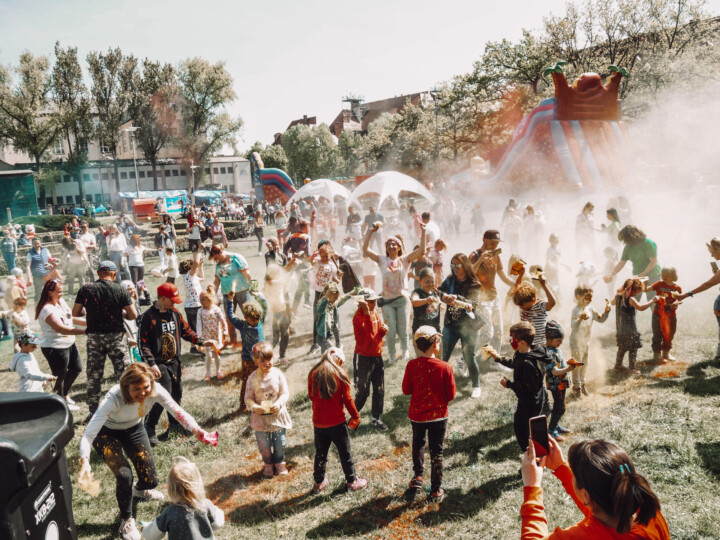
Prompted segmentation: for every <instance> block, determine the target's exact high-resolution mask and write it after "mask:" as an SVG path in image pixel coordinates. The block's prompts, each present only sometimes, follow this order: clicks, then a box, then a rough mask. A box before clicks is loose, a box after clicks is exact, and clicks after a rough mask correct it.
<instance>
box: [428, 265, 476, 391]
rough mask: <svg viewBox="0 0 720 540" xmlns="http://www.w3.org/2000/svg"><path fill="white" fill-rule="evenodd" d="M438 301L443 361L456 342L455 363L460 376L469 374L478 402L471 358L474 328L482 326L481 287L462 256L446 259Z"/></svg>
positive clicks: (473, 347) (474, 344)
mask: <svg viewBox="0 0 720 540" xmlns="http://www.w3.org/2000/svg"><path fill="white" fill-rule="evenodd" d="M438 290H439V291H440V293H441V294H440V300H442V301H443V302H444V303H446V304H447V305H448V308H447V310H446V311H445V320H444V325H443V339H442V352H443V360H444V361H445V362H449V361H450V356H451V355H452V353H453V350H454V349H455V345H456V344H457V342H458V341H460V344H461V346H462V359H460V360H458V366H459V368H460V373H461V374H463V375H464V376H467V375H466V374H468V373H469V375H470V381H471V382H472V393H471V395H470V396H471V397H472V398H475V399H478V398H479V397H480V395H481V391H480V370H479V368H478V365H477V360H476V359H475V350H476V347H477V334H478V329H479V328H480V326H481V324H482V322H481V321H482V319H481V313H480V312H479V311H478V305H479V303H480V299H481V296H482V286H481V285H480V282H479V281H478V279H477V277H476V276H475V272H473V268H472V265H471V264H470V261H469V259H468V258H467V257H466V256H465V254H464V253H456V254H455V255H453V258H452V259H451V260H450V275H449V276H448V277H447V278H446V279H445V281H443V282H442V284H441V285H440V287H439V288H438Z"/></svg>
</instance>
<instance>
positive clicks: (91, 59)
mask: <svg viewBox="0 0 720 540" xmlns="http://www.w3.org/2000/svg"><path fill="white" fill-rule="evenodd" d="M87 62H88V68H89V71H90V78H91V80H92V87H91V89H90V92H91V95H92V99H93V103H94V105H95V109H96V111H97V118H98V124H97V127H96V129H95V137H96V139H97V140H98V142H99V143H100V147H101V149H102V150H104V149H107V150H108V151H109V152H110V154H111V155H112V159H113V166H114V168H115V191H116V192H119V191H120V175H119V173H118V163H117V155H118V146H119V144H120V136H121V135H120V126H122V125H123V123H124V122H125V121H126V120H127V118H128V115H129V108H130V101H131V95H130V94H131V92H132V89H133V77H134V76H135V73H136V71H137V60H136V59H135V58H134V57H133V56H127V57H126V56H123V54H122V51H121V50H120V49H119V48H117V49H108V52H107V53H106V54H103V53H100V52H91V53H90V54H88V56H87Z"/></svg>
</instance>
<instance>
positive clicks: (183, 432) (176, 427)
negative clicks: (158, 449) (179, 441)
mask: <svg viewBox="0 0 720 540" xmlns="http://www.w3.org/2000/svg"><path fill="white" fill-rule="evenodd" d="M171 435H179V436H181V437H188V436H190V435H192V433H190V432H189V431H188V430H187V429H185V428H184V427H182V426H181V425H180V424H172V425H171V426H170V427H169V428H167V431H165V433H163V434H162V435H160V436H158V440H159V441H167V440H168V439H169V438H170V436H171Z"/></svg>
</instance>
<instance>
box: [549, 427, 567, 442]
mask: <svg viewBox="0 0 720 540" xmlns="http://www.w3.org/2000/svg"><path fill="white" fill-rule="evenodd" d="M548 435H550V436H551V437H552V438H553V439H555V440H556V441H557V442H563V441H564V440H565V437H563V436H562V435H560V434H559V433H558V430H557V429H553V430H552V431H548Z"/></svg>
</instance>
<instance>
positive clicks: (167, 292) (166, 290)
mask: <svg viewBox="0 0 720 540" xmlns="http://www.w3.org/2000/svg"><path fill="white" fill-rule="evenodd" d="M157 295H158V298H160V297H163V296H164V297H165V298H169V299H170V300H172V301H173V302H174V303H176V304H180V303H181V302H182V301H183V299H182V298H180V294H179V293H178V288H177V287H176V286H175V284H174V283H163V284H162V285H160V286H159V287H158V288H157Z"/></svg>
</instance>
